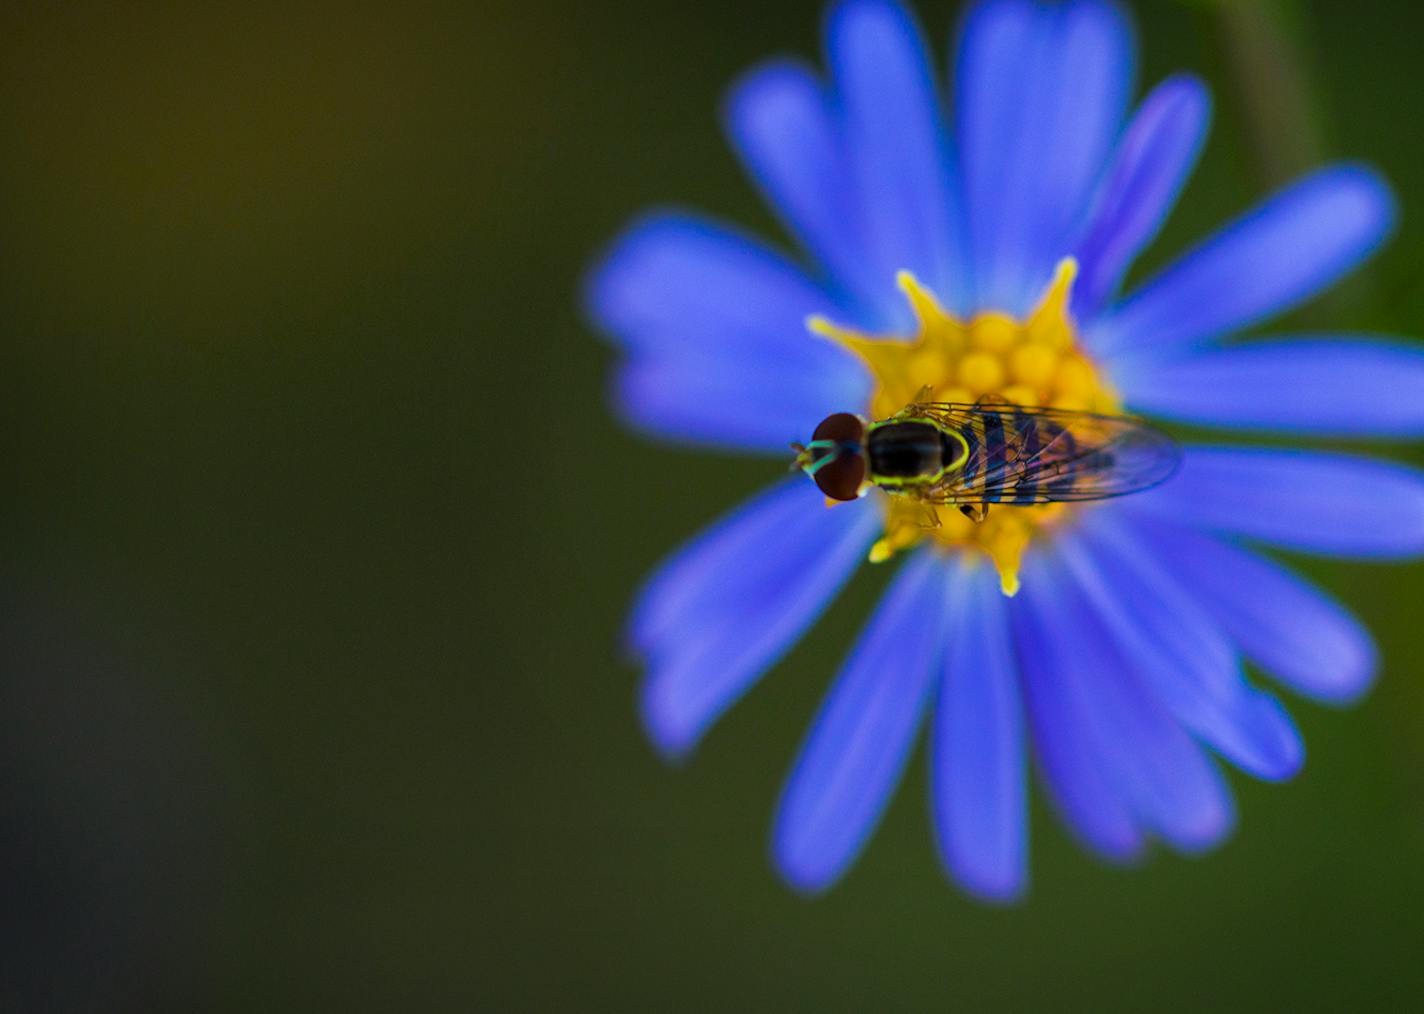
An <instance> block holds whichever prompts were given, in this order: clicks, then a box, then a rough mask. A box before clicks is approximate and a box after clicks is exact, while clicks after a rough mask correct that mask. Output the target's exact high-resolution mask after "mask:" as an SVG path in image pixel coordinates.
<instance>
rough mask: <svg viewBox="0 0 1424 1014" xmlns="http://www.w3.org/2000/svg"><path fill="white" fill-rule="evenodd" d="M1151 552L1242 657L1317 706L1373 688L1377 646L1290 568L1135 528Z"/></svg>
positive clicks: (1219, 545)
mask: <svg viewBox="0 0 1424 1014" xmlns="http://www.w3.org/2000/svg"><path fill="white" fill-rule="evenodd" d="M1136 523H1137V524H1139V525H1141V526H1142V527H1143V528H1145V529H1146V530H1147V531H1148V532H1150V537H1151V540H1152V547H1153V550H1154V551H1155V552H1157V553H1160V554H1161V555H1162V560H1163V563H1164V564H1166V565H1167V566H1168V567H1169V568H1170V569H1171V571H1172V573H1173V574H1174V575H1175V576H1176V577H1177V578H1178V580H1180V581H1181V582H1182V584H1183V586H1184V587H1186V588H1187V589H1188V590H1190V591H1191V593H1192V594H1193V595H1194V596H1195V597H1196V598H1197V600H1198V602H1200V604H1201V607H1202V608H1203V609H1205V610H1206V611H1207V612H1209V613H1210V614H1211V616H1212V618H1213V619H1215V620H1216V622H1217V623H1219V624H1220V625H1221V627H1222V629H1224V630H1225V631H1226V632H1227V633H1228V634H1229V635H1230V636H1231V637H1232V638H1233V639H1234V640H1235V641H1236V643H1237V644H1239V645H1240V646H1241V648H1242V650H1243V651H1245V652H1246V654H1247V655H1249V656H1250V657H1251V659H1252V660H1253V661H1255V662H1256V663H1257V664H1258V665H1260V666H1261V668H1262V669H1264V670H1266V671H1267V672H1268V673H1270V674H1271V675H1272V676H1274V677H1276V679H1278V680H1280V681H1281V682H1282V683H1284V684H1286V685H1287V686H1289V687H1290V688H1291V689H1293V690H1296V691H1299V692H1300V693H1302V694H1305V695H1306V696H1308V697H1312V698H1315V699H1316V700H1321V701H1328V702H1331V703H1344V702H1348V701H1353V700H1355V699H1356V698H1358V697H1359V696H1360V695H1361V694H1363V693H1364V692H1365V691H1366V690H1368V689H1369V687H1370V684H1371V683H1372V682H1373V681H1374V676H1375V669H1376V666H1377V665H1378V663H1379V654H1378V651H1377V650H1376V648H1375V643H1374V639H1373V638H1372V637H1371V636H1370V633H1369V631H1368V630H1366V629H1365V628H1364V627H1363V626H1362V625H1361V624H1360V622H1359V620H1357V619H1355V617H1354V616H1352V615H1351V614H1350V613H1349V612H1348V611H1347V610H1346V609H1345V608H1344V607H1343V606H1342V605H1340V603H1338V602H1336V601H1335V600H1334V599H1333V598H1331V597H1330V596H1328V595H1326V594H1325V593H1324V592H1322V591H1321V590H1320V589H1319V588H1317V587H1315V586H1314V585H1312V584H1310V583H1309V582H1308V581H1305V580H1303V579H1302V578H1300V577H1299V576H1297V575H1296V574H1294V573H1292V572H1291V571H1289V570H1287V569H1286V568H1285V567H1282V566H1281V565H1279V564H1277V563H1275V562H1273V561H1271V560H1267V559H1266V558H1265V557H1262V556H1260V555H1259V554H1256V553H1252V552H1250V551H1248V550H1246V549H1242V548H1241V547H1239V546H1232V545H1228V544H1227V543H1225V542H1223V541H1222V540H1221V539H1219V538H1216V537H1214V536H1211V535H1205V534H1203V533H1201V532H1197V531H1193V530H1192V529H1190V528H1188V527H1186V526H1184V525H1177V524H1172V523H1170V522H1165V521H1160V520H1156V519H1154V520H1152V521H1147V520H1140V521H1138V522H1136Z"/></svg>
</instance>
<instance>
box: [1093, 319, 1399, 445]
mask: <svg viewBox="0 0 1424 1014" xmlns="http://www.w3.org/2000/svg"><path fill="white" fill-rule="evenodd" d="M1113 381H1114V383H1115V384H1116V385H1117V386H1118V389H1119V390H1121V391H1123V392H1125V394H1126V397H1127V400H1128V402H1129V403H1130V404H1131V405H1132V406H1133V407H1134V408H1136V409H1139V410H1141V411H1144V412H1150V413H1152V414H1153V415H1161V416H1167V417H1168V418H1171V419H1179V420H1182V421H1184V422H1195V423H1204V424H1206V425H1210V426H1232V427H1257V428H1261V429H1270V430H1283V431H1284V430H1291V431H1297V432H1305V433H1318V434H1325V435H1339V436H1365V435H1370V436H1420V435H1424V346H1421V345H1419V344H1418V343H1415V342H1409V343H1405V342H1398V341H1396V342H1388V341H1376V340H1368V339H1365V338H1362V337H1346V338H1285V339H1277V340H1272V341H1253V342H1250V343H1248V344H1245V345H1238V346H1234V347H1232V348H1213V349H1204V350H1201V351H1197V352H1190V353H1185V354H1183V355H1181V356H1176V357H1156V356H1153V357H1145V358H1142V359H1138V358H1135V357H1134V358H1133V359H1131V360H1130V361H1129V362H1126V363H1123V364H1122V365H1121V366H1120V367H1119V368H1116V369H1114V370H1113Z"/></svg>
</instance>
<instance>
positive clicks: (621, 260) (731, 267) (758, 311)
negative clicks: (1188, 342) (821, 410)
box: [586, 212, 844, 368]
mask: <svg viewBox="0 0 1424 1014" xmlns="http://www.w3.org/2000/svg"><path fill="white" fill-rule="evenodd" d="M586 302H587V305H588V308H589V311H590V313H591V314H592V315H593V318H594V320H595V322H596V323H597V324H598V325H599V327H600V328H602V329H603V331H604V332H605V333H606V334H607V335H609V337H611V338H612V339H613V340H614V341H616V342H617V343H618V344H619V345H621V346H623V347H624V348H625V349H627V350H629V351H630V352H634V353H640V354H643V355H658V356H663V357H667V358H686V359H688V360H690V361H693V362H701V361H707V360H717V359H720V360H722V361H727V362H741V361H743V360H746V361H750V362H752V363H753V364H755V365H764V366H768V367H798V368H799V367H803V366H807V365H814V364H815V363H816V361H817V360H818V359H822V360H824V361H825V362H826V363H828V364H831V368H835V364H836V363H843V362H844V357H834V356H831V355H828V354H826V353H827V352H828V351H829V350H827V348H826V345H827V343H826V342H824V341H817V340H815V339H814V338H813V337H812V336H811V335H810V334H809V333H808V332H807V330H806V318H807V316H808V315H810V314H816V313H819V314H825V315H828V316H831V317H835V316H836V315H837V314H838V313H839V307H838V306H837V304H836V303H835V302H833V301H832V300H831V298H830V297H829V296H827V294H826V293H825V292H824V291H823V290H822V289H821V288H820V287H819V286H818V285H816V283H814V282H812V281H811V280H810V279H809V278H807V277H806V275H805V273H804V272H802V271H801V269H800V268H798V267H797V266H796V265H794V264H792V263H791V262H790V261H788V260H787V259H786V258H785V257H782V256H781V255H780V254H778V253H775V252H774V251H772V250H770V249H768V248H767V247H766V246H764V245H762V244H760V243H758V242H757V241H756V240H753V239H751V238H749V237H747V236H744V235H742V234H740V233H738V232H735V231H733V230H731V229H728V228H726V227H724V226H722V225H718V224H717V223H714V222H710V221H707V220H704V219H700V218H694V217H692V216H690V215H685V214H681V213H679V212H663V213H657V214H652V215H648V216H647V217H645V218H642V219H640V220H638V221H637V222H635V223H634V224H633V225H631V226H630V227H629V228H628V229H627V230H626V231H625V232H624V233H623V234H622V235H621V236H620V237H619V238H618V239H617V240H616V241H614V243H613V244H612V246H611V247H610V248H609V249H608V251H607V253H605V255H604V256H603V258H602V260H600V261H599V263H598V265H597V266H596V267H595V268H594V270H593V271H592V272H590V274H589V277H588V284H587V286H586Z"/></svg>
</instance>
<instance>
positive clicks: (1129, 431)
mask: <svg viewBox="0 0 1424 1014" xmlns="http://www.w3.org/2000/svg"><path fill="white" fill-rule="evenodd" d="M925 393H928V392H925ZM791 447H792V449H793V450H795V451H796V460H795V462H794V463H793V467H797V468H800V469H801V470H802V471H803V472H805V473H806V474H807V475H808V476H810V477H811V478H812V479H814V480H815V482H816V485H817V487H818V488H819V489H820V490H821V492H822V493H824V494H826V497H827V498H828V500H829V501H846V500H855V499H858V498H860V497H862V496H864V495H865V494H866V493H867V492H869V490H870V488H871V487H872V486H878V487H880V488H881V489H883V490H884V491H885V492H886V493H889V494H891V495H892V496H901V497H907V498H909V499H912V500H916V501H918V502H919V503H920V504H922V505H923V506H924V509H925V527H927V528H939V527H940V519H939V512H938V510H937V509H936V508H937V507H938V506H940V505H942V504H950V505H954V506H957V507H958V508H959V510H960V512H961V513H963V514H964V515H965V516H966V517H968V518H970V519H971V520H973V521H983V520H984V518H985V517H986V516H987V515H988V511H989V506H990V505H991V504H1005V505H1013V506H1024V505H1030V504H1047V503H1070V502H1079V501H1087V500H1106V499H1109V498H1110V497H1115V496H1123V495H1125V494H1128V493H1137V492H1141V491H1142V490H1145V489H1151V488H1152V487H1153V486H1156V485H1158V484H1159V483H1161V482H1163V481H1165V480H1166V479H1168V478H1170V477H1171V475H1172V473H1173V472H1175V471H1176V469H1177V464H1178V461H1179V460H1180V454H1179V452H1178V450H1177V446H1176V444H1175V443H1173V442H1172V439H1171V438H1170V437H1168V436H1167V435H1166V434H1164V433H1162V432H1160V431H1159V430H1156V429H1154V428H1152V427H1151V426H1149V425H1147V424H1146V423H1144V422H1142V421H1141V420H1138V419H1132V418H1129V417H1126V416H1111V415H1099V414H1096V413H1092V412H1071V411H1064V410H1054V409H1042V408H1025V407H1023V406H1020V405H1014V404H1010V403H997V404H996V403H992V402H987V401H985V402H980V403H979V404H976V405H962V404H955V403H953V402H934V401H927V400H926V401H920V400H916V401H914V402H912V403H910V404H909V405H907V406H905V408H903V409H901V410H900V411H899V412H897V413H895V415H893V416H891V417H890V418H888V419H881V420H879V421H876V422H869V423H868V422H866V421H865V420H864V419H862V418H861V417H860V416H857V415H854V414H852V413H850V412H837V413H835V414H834V415H830V416H827V417H826V418H825V419H824V420H822V421H821V424H820V425H819V426H817V427H816V431H815V433H813V434H812V437H811V441H810V443H808V444H805V445H802V444H792V445H791Z"/></svg>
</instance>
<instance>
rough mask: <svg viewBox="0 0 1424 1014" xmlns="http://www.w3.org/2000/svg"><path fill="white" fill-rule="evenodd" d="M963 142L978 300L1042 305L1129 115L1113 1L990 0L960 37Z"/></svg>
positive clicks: (1122, 36) (1123, 39)
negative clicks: (1047, 1)
mask: <svg viewBox="0 0 1424 1014" xmlns="http://www.w3.org/2000/svg"><path fill="white" fill-rule="evenodd" d="M957 68H958V85H957V89H956V96H957V107H958V124H959V137H960V144H961V148H962V165H963V176H964V187H965V194H966V201H965V206H966V209H967V211H968V213H969V222H970V237H971V239H970V243H971V247H970V248H971V250H972V253H973V261H974V273H975V279H976V288H977V299H978V304H979V305H980V306H983V307H992V308H994V309H999V310H1004V311H1006V312H1008V313H1011V314H1022V313H1024V312H1026V311H1027V310H1029V309H1030V308H1031V305H1032V303H1033V302H1034V301H1035V300H1036V299H1037V298H1038V296H1039V294H1040V293H1041V292H1042V290H1043V287H1044V286H1045V285H1046V284H1047V283H1048V281H1049V280H1050V278H1051V277H1052V274H1053V268H1054V265H1055V263H1056V262H1057V261H1058V259H1059V258H1061V257H1062V256H1064V255H1065V254H1067V253H1069V252H1071V249H1072V247H1071V243H1072V240H1073V236H1072V235H1071V233H1072V232H1073V231H1074V230H1075V229H1076V228H1077V227H1078V225H1079V223H1080V221H1081V219H1082V216H1083V214H1084V212H1085V210H1086V206H1087V204H1088V201H1089V199H1090V197H1091V193H1092V189H1093V187H1094V185H1095V184H1096V182H1097V180H1098V177H1099V175H1100V173H1101V172H1102V169H1103V165H1104V163H1105V162H1106V160H1107V157H1108V152H1109V150H1110V149H1111V146H1112V143H1113V141H1114V139H1115V138H1116V136H1117V132H1118V129H1119V127H1120V125H1121V122H1122V116H1123V111H1124V109H1125V106H1126V102H1127V98H1128V93H1129V90H1130V88H1131V84H1132V76H1133V51H1132V39H1131V34H1130V32H1129V31H1128V28H1127V26H1126V25H1125V24H1124V22H1123V20H1122V17H1121V16H1120V14H1119V13H1118V11H1117V10H1116V9H1115V8H1114V7H1113V6H1111V5H1109V4H1106V3H1097V2H1093V0H1087V2H1081V3H1073V4H1061V5H1054V6H1049V5H1045V4H1037V3H1028V2H1023V0H991V2H989V3H984V4H981V5H979V6H977V7H975V8H974V9H973V11H972V12H971V13H970V15H969V17H968V19H967V20H966V22H965V25H964V29H963V32H962V33H961V37H960V43H959V59H958V63H957Z"/></svg>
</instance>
